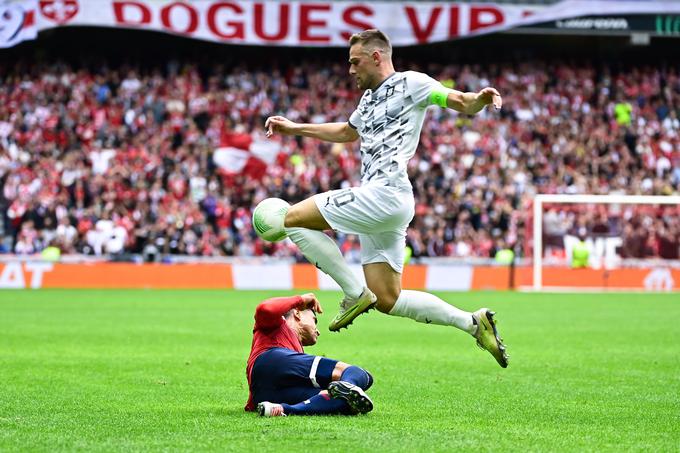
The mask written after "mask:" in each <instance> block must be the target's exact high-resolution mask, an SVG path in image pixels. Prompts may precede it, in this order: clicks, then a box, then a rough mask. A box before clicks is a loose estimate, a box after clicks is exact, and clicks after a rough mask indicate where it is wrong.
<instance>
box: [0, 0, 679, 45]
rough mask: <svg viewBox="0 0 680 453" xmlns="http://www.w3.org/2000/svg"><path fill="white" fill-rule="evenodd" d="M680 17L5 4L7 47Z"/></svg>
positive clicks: (404, 35)
mask: <svg viewBox="0 0 680 453" xmlns="http://www.w3.org/2000/svg"><path fill="white" fill-rule="evenodd" d="M657 13H658V14H672V13H680V1H645V2H631V1H626V0H601V1H582V0H564V1H561V2H557V3H555V4H552V5H549V6H539V5H518V4H512V5H505V4H502V5H497V4H489V3H455V2H452V3H443V2H356V1H338V2H322V1H309V0H298V1H285V0H284V1H273V0H269V1H266V0H263V1H246V0H234V1H215V0H195V1H192V2H186V1H159V0H87V1H86V0H39V1H36V0H4V1H3V0H0V47H11V46H13V45H15V44H17V43H19V42H21V41H23V40H27V39H34V38H35V36H36V34H37V31H40V30H45V29H48V28H54V27H64V26H95V27H96V26H100V27H121V28H134V29H142V30H153V31H161V32H166V33H172V34H175V35H180V36H185V37H189V38H195V39H203V40H208V41H217V42H223V43H228V44H249V45H281V46H336V47H342V46H346V45H347V40H348V38H349V37H350V36H351V35H352V34H353V33H356V32H358V31H361V30H365V29H368V28H378V29H380V30H383V31H384V32H386V33H387V34H388V35H389V36H390V37H391V39H392V42H393V44H394V45H395V46H408V45H415V44H424V43H432V42H439V41H449V40H452V39H456V38H460V37H465V36H474V35H480V34H484V33H491V32H496V31H502V30H508V29H511V28H515V27H518V26H523V25H530V24H535V23H541V22H546V21H554V20H559V19H568V18H573V17H579V16H584V15H601V14H657Z"/></svg>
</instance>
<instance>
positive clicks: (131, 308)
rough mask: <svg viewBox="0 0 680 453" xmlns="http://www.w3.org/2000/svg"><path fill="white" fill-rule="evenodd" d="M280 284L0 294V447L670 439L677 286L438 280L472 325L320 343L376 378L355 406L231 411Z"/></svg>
mask: <svg viewBox="0 0 680 453" xmlns="http://www.w3.org/2000/svg"><path fill="white" fill-rule="evenodd" d="M282 294H292V293H287V292H280V291H278V292H277V291H267V292H264V291H261V292H248V291H240V292H236V291H132V290H130V291H125V290H120V291H66V290H63V291H59V290H57V291H48V290H40V291H3V292H0V451H50V452H52V451H87V452H96V451H125V452H129V451H289V452H298V451H299V452H302V451H310V452H318V451H336V452H349V451H352V452H355V451H371V452H378V451H386V452H395V451H408V452H414V451H423V452H430V451H441V452H450V451H492V450H493V451H518V452H526V451H576V452H581V451H598V452H600V451H612V452H620V451H655V452H661V451H664V452H668V451H680V296H678V295H677V294H675V295H673V294H665V295H648V294H594V295H586V294H578V295H555V294H518V293H440V296H442V297H444V298H445V299H446V300H448V301H449V302H451V303H454V304H455V305H457V306H459V307H461V308H464V309H468V310H473V309H476V308H479V307H480V306H489V307H492V308H494V309H495V310H496V311H497V313H498V314H497V318H498V320H499V329H500V332H501V334H502V335H503V337H504V338H505V340H506V342H507V343H508V345H509V353H510V355H511V361H510V366H509V368H507V369H505V370H503V369H501V368H500V367H498V365H496V362H495V361H494V360H493V358H492V357H491V356H490V355H489V354H488V353H486V352H484V351H481V350H479V349H477V347H476V346H475V345H474V341H473V339H472V338H471V337H469V336H467V335H466V334H463V333H462V332H460V331H457V330H455V329H453V328H447V327H441V326H432V325H423V324H418V323H416V322H413V321H411V320H407V319H401V318H393V317H389V316H385V315H383V314H380V313H378V312H371V313H370V314H368V315H364V316H362V317H360V318H359V319H358V320H357V321H356V322H355V324H354V325H353V326H352V327H350V329H349V330H343V331H342V333H339V334H331V333H330V332H328V331H327V328H326V326H327V324H328V322H329V321H330V319H331V317H332V316H333V315H334V313H335V308H336V306H337V302H338V298H339V295H338V294H337V293H332V292H319V293H318V294H319V297H320V300H321V302H322V305H323V306H324V308H325V310H326V311H325V313H324V314H323V315H322V316H320V318H319V319H320V330H321V332H322V335H321V337H320V339H319V344H317V345H316V346H314V347H311V348H307V352H309V353H311V354H319V355H326V356H328V357H332V358H335V359H339V360H342V361H345V362H348V363H352V364H356V365H359V366H363V367H365V368H367V369H368V370H370V371H371V372H372V373H373V375H374V376H375V380H376V383H375V385H374V387H373V388H372V389H371V390H370V391H369V394H370V395H372V397H373V399H374V402H375V410H374V411H373V412H372V413H370V414H368V415H365V416H357V417H341V416H332V417H297V418H296V417H287V418H259V417H257V416H256V415H255V414H252V413H246V412H244V411H243V405H244V403H245V400H246V397H247V388H246V380H245V371H244V370H245V361H246V358H247V356H248V352H249V350H250V341H251V330H252V325H253V311H254V308H255V306H256V305H257V303H258V301H260V300H261V299H263V298H265V297H269V296H274V295H282Z"/></svg>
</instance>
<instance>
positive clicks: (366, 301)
mask: <svg viewBox="0 0 680 453" xmlns="http://www.w3.org/2000/svg"><path fill="white" fill-rule="evenodd" d="M349 64H350V68H349V73H350V75H352V76H354V77H355V78H356V81H357V85H358V87H359V88H360V89H363V90H365V91H364V94H363V96H362V97H361V100H360V101H359V105H358V107H357V109H356V110H355V111H354V112H353V113H352V115H351V116H350V118H349V121H347V122H340V123H324V124H300V123H294V122H292V121H290V120H288V119H286V118H284V117H282V116H272V117H269V118H268V119H267V121H266V122H265V128H266V129H267V135H268V136H271V135H272V134H274V133H279V134H284V135H302V136H305V137H313V138H317V139H321V140H325V141H330V142H338V143H345V142H352V141H355V140H357V139H361V148H360V150H361V186H360V187H352V188H349V189H341V190H332V191H329V192H326V193H321V194H317V195H315V196H312V197H310V198H308V199H306V200H304V201H302V202H300V203H297V204H295V205H293V206H291V207H290V208H289V209H288V211H287V213H282V214H281V217H282V219H281V222H280V227H279V228H281V229H285V232H286V234H287V235H288V237H289V238H290V239H291V240H292V241H293V242H294V243H295V244H296V245H297V246H298V247H299V248H300V250H301V251H302V253H303V254H304V255H305V257H306V258H307V259H308V260H309V261H310V262H311V263H313V264H315V265H316V266H317V267H318V268H320V269H321V270H322V271H323V272H325V273H326V274H328V275H330V276H331V277H332V278H333V279H334V280H335V281H336V282H337V283H338V285H340V287H341V288H342V290H343V292H344V293H345V298H344V299H343V301H342V302H341V304H340V312H339V313H338V315H336V317H335V318H334V319H333V321H332V322H331V324H330V326H329V329H330V330H331V331H337V330H340V329H341V328H342V327H347V326H348V325H349V324H351V323H352V321H353V320H354V319H355V318H356V317H357V316H359V315H360V314H362V313H365V312H366V311H368V310H370V309H371V308H373V307H377V308H378V310H379V311H381V312H383V313H386V314H389V315H393V316H402V317H408V318H412V319H414V320H416V321H419V322H423V323H428V324H430V323H432V324H440V325H448V326H454V327H457V328H459V329H461V330H464V331H466V332H468V333H469V334H471V335H472V336H473V337H475V339H476V340H477V345H478V346H480V347H481V348H483V349H486V350H488V351H489V352H490V353H491V354H492V355H493V356H494V358H495V359H496V361H497V362H498V363H499V364H500V365H501V366H502V367H503V368H505V367H507V364H508V356H507V354H506V352H505V346H504V345H503V342H502V339H501V338H500V336H499V335H498V332H497V330H496V324H495V320H494V318H493V316H494V313H493V312H491V311H489V310H488V309H486V308H482V309H480V310H477V311H476V312H474V313H469V312H466V311H463V310H460V309H458V308H456V307H454V306H452V305H450V304H448V303H446V302H445V301H443V300H442V299H440V298H438V297H437V296H435V295H433V294H429V293H426V292H422V291H411V290H402V288H401V274H402V271H403V263H404V249H405V245H406V228H407V226H408V224H409V223H410V222H411V219H412V218H413V215H414V205H415V201H414V197H413V189H412V187H411V183H410V181H409V179H408V174H407V163H408V161H409V159H410V158H411V157H413V155H414V154H415V152H416V147H417V146H418V141H419V139H420V131H421V128H422V125H423V121H424V118H425V112H426V109H427V107H429V106H430V105H439V106H441V107H446V108H452V109H454V110H457V111H459V112H463V113H466V114H474V113H477V112H479V111H480V110H482V109H483V108H484V107H485V106H486V105H489V104H493V106H494V107H495V108H497V109H498V108H500V107H501V102H502V101H501V96H500V94H499V93H498V91H497V90H496V89H494V88H490V87H488V88H484V89H483V90H481V91H479V92H478V93H463V92H460V91H456V90H451V89H448V88H445V87H444V86H443V85H442V84H441V83H439V82H438V81H436V80H434V79H432V78H431V77H429V76H428V75H426V74H423V73H419V72H414V71H406V72H396V71H395V70H394V66H393V64H392V47H391V45H390V42H389V40H388V38H387V36H385V34H384V33H382V32H381V31H379V30H366V31H363V32H361V33H357V34H355V35H353V36H352V37H351V38H350V50H349ZM329 89H331V87H329ZM329 229H333V230H336V231H341V232H343V233H350V234H357V235H359V239H360V243H361V262H362V265H363V270H364V276H365V278H366V284H367V285H368V287H367V288H365V287H363V286H362V283H361V282H360V281H359V280H358V279H357V278H356V276H355V275H354V274H352V272H351V270H350V269H349V267H348V266H347V263H346V262H345V260H344V258H343V256H342V254H341V253H340V250H339V249H338V247H337V245H336V244H335V242H334V241H333V240H332V239H331V238H329V237H328V236H326V235H325V234H324V233H323V232H322V231H323V230H329Z"/></svg>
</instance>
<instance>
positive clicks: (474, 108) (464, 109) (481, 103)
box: [446, 87, 503, 115]
mask: <svg viewBox="0 0 680 453" xmlns="http://www.w3.org/2000/svg"><path fill="white" fill-rule="evenodd" d="M487 105H493V106H494V107H495V108H496V109H500V108H501V107H502V106H503V99H502V98H501V95H500V93H499V92H498V90H496V89H495V88H492V87H486V88H484V89H482V90H480V91H479V92H478V93H463V92H462V91H457V90H451V91H450V92H449V94H448V96H447V98H446V106H447V107H448V108H450V109H453V110H456V111H458V112H461V113H465V114H468V115H474V114H475V113H477V112H479V111H480V110H482V109H483V108H484V107H486V106H487Z"/></svg>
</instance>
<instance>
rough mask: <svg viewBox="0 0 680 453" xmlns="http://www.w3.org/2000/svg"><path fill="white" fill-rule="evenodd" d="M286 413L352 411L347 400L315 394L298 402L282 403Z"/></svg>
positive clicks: (305, 413) (315, 413) (319, 413)
mask: <svg viewBox="0 0 680 453" xmlns="http://www.w3.org/2000/svg"><path fill="white" fill-rule="evenodd" d="M281 406H283V412H284V413H285V414H286V415H323V414H346V413H349V412H350V408H349V405H348V404H347V401H345V400H341V399H334V398H331V397H330V396H329V395H328V394H325V393H324V394H319V395H314V396H313V397H311V398H310V399H308V400H306V401H303V402H301V403H297V404H281Z"/></svg>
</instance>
